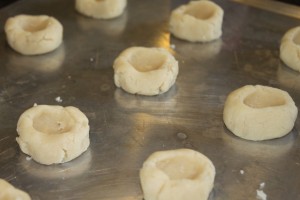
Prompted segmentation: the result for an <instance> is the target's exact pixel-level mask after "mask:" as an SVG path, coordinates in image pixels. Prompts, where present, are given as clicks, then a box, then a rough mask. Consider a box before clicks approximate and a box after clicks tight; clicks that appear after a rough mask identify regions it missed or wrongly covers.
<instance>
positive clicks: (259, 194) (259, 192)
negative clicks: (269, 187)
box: [256, 190, 267, 200]
mask: <svg viewBox="0 0 300 200" xmlns="http://www.w3.org/2000/svg"><path fill="white" fill-rule="evenodd" d="M256 199H258V200H267V195H266V193H264V191H262V190H256Z"/></svg>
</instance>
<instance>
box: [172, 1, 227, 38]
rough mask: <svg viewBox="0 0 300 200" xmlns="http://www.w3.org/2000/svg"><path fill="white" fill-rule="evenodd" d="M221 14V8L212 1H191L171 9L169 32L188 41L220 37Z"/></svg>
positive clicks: (222, 12)
mask: <svg viewBox="0 0 300 200" xmlns="http://www.w3.org/2000/svg"><path fill="white" fill-rule="evenodd" d="M223 15H224V11H223V9H222V8H221V7H220V6H218V5H217V4H215V3H214V2H212V1H208V0H200V1H191V2H190V3H189V4H186V5H182V6H180V7H178V8H176V9H175V10H174V11H172V13H171V17H170V23H169V25H170V32H171V33H172V34H173V35H174V36H175V37H177V38H180V39H183V40H187V41H190V42H209V41H212V40H215V39H217V38H219V37H221V35H222V23H223Z"/></svg>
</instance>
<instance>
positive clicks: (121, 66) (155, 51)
mask: <svg viewBox="0 0 300 200" xmlns="http://www.w3.org/2000/svg"><path fill="white" fill-rule="evenodd" d="M113 68H114V81H115V85H116V86H117V87H121V88H123V89H124V90H125V91H126V92H128V93H131V94H141V95H157V94H161V93H164V92H167V91H168V90H169V89H170V87H172V85H174V83H175V81H176V78H177V75H178V62H177V61H176V60H175V58H174V57H173V55H172V54H171V53H169V52H168V51H167V50H166V49H163V48H145V47H130V48H128V49H126V50H125V51H123V52H122V53H121V54H120V55H119V56H118V57H117V58H116V60H115V62H114V65H113Z"/></svg>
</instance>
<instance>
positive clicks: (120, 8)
mask: <svg viewBox="0 0 300 200" xmlns="http://www.w3.org/2000/svg"><path fill="white" fill-rule="evenodd" d="M126 5H127V0H76V2H75V8H76V10H77V11H78V12H79V13H81V14H83V15H85V16H88V17H93V18H96V19H111V18H115V17H118V16H120V15H121V14H122V13H123V12H124V9H125V7H126Z"/></svg>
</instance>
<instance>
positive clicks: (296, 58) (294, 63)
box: [280, 26, 300, 72]
mask: <svg viewBox="0 0 300 200" xmlns="http://www.w3.org/2000/svg"><path fill="white" fill-rule="evenodd" d="M295 38H299V39H298V40H299V41H297V42H299V43H298V44H297V43H296V42H295V41H294V40H295ZM280 59H281V60H282V61H283V62H284V63H285V64H286V65H287V66H288V67H290V68H292V69H293V70H295V71H298V72H300V26H297V27H294V28H292V29H290V30H288V31H287V32H286V33H285V34H284V36H283V37H282V39H281V43H280Z"/></svg>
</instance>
